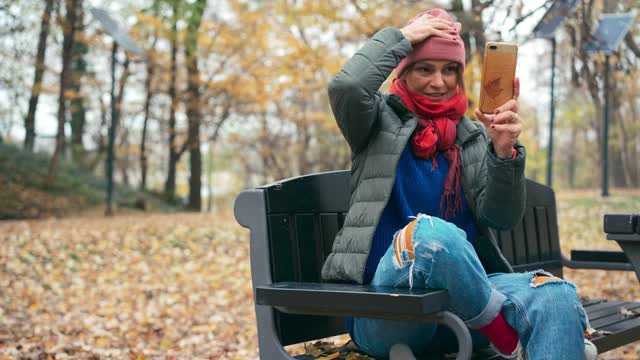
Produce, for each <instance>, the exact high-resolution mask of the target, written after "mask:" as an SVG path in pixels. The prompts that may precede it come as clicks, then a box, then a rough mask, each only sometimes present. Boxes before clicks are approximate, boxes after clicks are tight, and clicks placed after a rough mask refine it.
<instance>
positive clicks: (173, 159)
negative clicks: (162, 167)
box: [164, 1, 179, 199]
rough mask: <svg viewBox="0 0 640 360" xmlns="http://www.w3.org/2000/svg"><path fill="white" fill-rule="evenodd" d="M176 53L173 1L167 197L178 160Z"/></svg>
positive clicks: (173, 191) (171, 191) (171, 192)
mask: <svg viewBox="0 0 640 360" xmlns="http://www.w3.org/2000/svg"><path fill="white" fill-rule="evenodd" d="M177 53H178V2H177V1H175V2H174V3H173V24H172V27H171V75H170V76H171V79H170V80H169V97H170V98H171V110H170V113H169V129H168V131H169V167H168V169H167V179H166V181H165V183H164V193H165V196H166V197H167V198H169V199H174V198H175V197H176V166H177V163H178V160H179V156H178V151H177V144H176V109H177V108H178V96H177V91H176V76H177V64H176V61H177Z"/></svg>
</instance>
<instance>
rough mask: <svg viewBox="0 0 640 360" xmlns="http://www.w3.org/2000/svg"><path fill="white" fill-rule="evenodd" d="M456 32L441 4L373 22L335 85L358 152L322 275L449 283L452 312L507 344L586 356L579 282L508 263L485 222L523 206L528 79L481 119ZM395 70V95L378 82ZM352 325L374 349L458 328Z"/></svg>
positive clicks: (429, 342) (414, 343)
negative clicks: (521, 139) (522, 90)
mask: <svg viewBox="0 0 640 360" xmlns="http://www.w3.org/2000/svg"><path fill="white" fill-rule="evenodd" d="M459 32H460V24H459V23H454V22H453V21H452V20H451V18H450V16H449V15H448V14H447V13H446V12H445V11H444V10H440V9H434V10H430V11H427V12H425V13H422V14H420V15H418V16H416V17H415V18H414V19H413V20H412V21H411V22H410V23H409V24H408V25H407V26H405V27H404V28H402V29H399V30H398V29H394V28H387V29H383V30H381V31H380V32H378V33H377V34H375V35H374V36H373V38H372V39H371V40H369V41H368V42H367V43H366V44H365V46H364V47H363V48H362V49H361V50H360V51H358V52H357V53H356V55H354V56H353V57H352V58H351V59H350V60H349V61H348V63H347V64H346V65H345V67H344V68H343V69H342V71H340V73H339V74H338V75H337V76H336V77H335V78H334V79H333V80H332V81H331V83H330V84H329V98H330V101H331V106H332V109H333V113H334V115H335V118H336V120H337V122H338V125H339V127H340V129H341V131H342V133H343V135H344V137H345V139H346V140H347V142H348V143H349V146H350V147H351V150H352V153H353V157H352V180H351V187H352V188H351V190H352V196H351V203H350V204H351V205H350V208H349V211H348V212H347V215H346V218H345V221H344V226H343V228H342V229H341V230H340V232H339V233H338V235H337V237H336V240H335V242H334V246H333V251H332V253H331V254H330V255H329V257H328V258H327V260H326V262H325V264H324V267H323V270H322V275H323V278H325V279H326V280H330V281H331V280H337V281H354V282H358V283H364V284H369V283H370V284H372V285H377V286H396V287H424V288H445V289H447V290H448V292H449V297H450V309H449V310H450V311H452V312H454V313H456V314H457V315H458V316H460V318H461V319H463V320H464V321H465V323H466V324H467V326H468V327H469V328H471V329H472V330H477V332H478V333H480V334H482V335H484V337H486V338H487V339H488V340H489V341H490V342H491V345H492V346H493V347H494V349H495V350H496V351H497V352H498V353H499V354H500V355H502V356H504V357H507V358H515V357H516V356H518V355H519V354H521V353H522V352H526V355H527V359H530V360H535V359H559V358H562V359H584V358H585V355H584V350H583V349H584V346H585V345H584V343H583V341H584V340H583V332H584V330H585V329H586V328H587V326H588V324H587V319H586V317H585V314H584V310H583V309H582V306H581V304H580V301H579V299H578V297H577V295H576V290H575V286H574V285H573V284H571V283H569V282H565V281H563V280H561V279H559V278H555V277H553V276H552V275H550V274H547V273H543V272H540V271H539V272H534V273H526V274H517V273H513V272H512V269H511V267H510V266H509V264H508V263H507V261H506V260H505V259H504V257H503V256H502V254H501V253H500V250H499V249H498V248H497V246H496V245H495V239H493V238H492V234H491V233H490V232H489V231H488V228H489V227H492V228H496V229H509V228H511V227H513V226H515V224H516V223H517V222H519V221H520V220H521V219H522V215H523V213H524V208H525V199H526V195H525V179H524V164H525V149H524V147H523V146H522V145H521V144H520V143H518V142H517V139H518V136H519V135H520V132H521V130H522V123H521V121H520V118H519V116H518V103H517V97H518V94H519V87H520V86H519V82H518V80H516V81H515V82H514V94H515V96H514V98H513V99H512V100H510V101H508V102H507V103H506V104H504V105H502V106H501V107H499V108H498V109H497V110H496V111H495V113H494V114H482V113H480V112H479V111H478V110H476V112H475V113H476V116H477V118H478V119H479V120H480V121H482V123H484V125H485V127H486V128H487V129H486V130H485V129H484V128H483V127H482V126H481V125H479V124H478V123H475V122H472V121H471V120H469V119H468V118H466V117H464V113H465V111H466V110H467V106H468V101H467V98H466V96H465V92H464V83H463V78H462V74H463V71H464V64H465V49H464V43H463V42H462V40H461V39H460V37H459ZM394 69H395V70H396V75H397V77H396V78H395V79H394V80H393V83H392V85H391V88H390V90H389V92H390V94H381V93H380V91H379V88H380V86H381V85H382V83H383V82H384V81H385V80H386V79H387V77H388V76H389V75H390V73H391V72H392V71H393V70H394ZM487 274H488V275H487ZM542 285H544V286H542ZM347 325H348V329H349V333H350V334H351V336H352V338H353V340H354V341H355V342H356V344H358V346H359V347H360V348H361V349H362V350H363V351H365V352H366V353H368V354H370V355H372V356H374V357H376V358H385V357H387V356H388V354H389V351H390V349H391V348H392V346H394V344H406V345H408V346H409V347H410V348H411V350H412V351H413V352H414V353H425V352H432V351H437V349H438V348H439V346H437V345H439V344H443V343H446V342H447V340H448V339H450V338H451V335H450V334H447V333H446V330H445V329H441V328H438V327H437V325H434V324H424V323H418V322H407V321H390V320H380V319H368V318H355V319H348V321H347ZM474 343H478V341H474ZM454 346H455V342H454ZM444 350H445V351H446V350H448V349H444Z"/></svg>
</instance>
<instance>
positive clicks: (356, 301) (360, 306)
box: [255, 282, 472, 360]
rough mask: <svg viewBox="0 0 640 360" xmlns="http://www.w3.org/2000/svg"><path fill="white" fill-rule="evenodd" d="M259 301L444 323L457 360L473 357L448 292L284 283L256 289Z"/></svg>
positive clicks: (299, 310)
mask: <svg viewBox="0 0 640 360" xmlns="http://www.w3.org/2000/svg"><path fill="white" fill-rule="evenodd" d="M255 299H256V306H259V305H266V306H272V307H275V308H276V309H278V310H280V311H282V312H286V313H290V314H307V315H325V316H363V317H376V318H382V319H395V320H413V321H424V322H436V323H440V324H443V325H446V326H447V327H449V328H450V329H451V330H452V331H453V332H454V334H455V335H456V338H457V340H458V355H457V357H456V359H460V360H462V359H464V360H468V359H470V358H471V354H472V343H471V341H472V340H471V335H470V333H469V329H468V328H467V326H466V325H465V324H464V322H463V321H462V320H461V319H460V318H459V317H457V316H456V315H454V314H453V313H451V312H449V311H447V306H448V305H449V295H448V293H447V291H446V290H427V289H403V288H393V287H374V286H364V285H351V284H327V283H304V282H281V283H275V284H271V285H263V286H256V288H255Z"/></svg>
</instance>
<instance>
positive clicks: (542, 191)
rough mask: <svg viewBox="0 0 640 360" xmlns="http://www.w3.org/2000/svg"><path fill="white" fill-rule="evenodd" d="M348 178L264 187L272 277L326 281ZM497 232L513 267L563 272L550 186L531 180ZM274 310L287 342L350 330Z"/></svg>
mask: <svg viewBox="0 0 640 360" xmlns="http://www.w3.org/2000/svg"><path fill="white" fill-rule="evenodd" d="M349 180H350V173H349V171H335V172H328V173H320V174H313V175H307V176H301V177H297V178H292V179H288V180H285V181H282V182H278V183H275V184H271V185H267V186H264V187H262V188H261V189H262V191H264V197H265V198H264V200H265V206H266V217H267V222H266V225H267V236H268V244H269V254H268V256H269V263H270V267H271V278H272V281H273V282H282V281H305V282H319V281H321V279H320V271H321V269H322V264H323V262H324V260H325V258H326V257H327V256H328V254H329V253H330V251H331V246H332V244H333V240H334V237H335V235H336V233H337V232H338V230H339V229H340V228H341V227H342V223H343V220H344V215H345V213H346V211H347V210H348V207H349V198H350V191H349ZM497 235H498V236H497V238H498V242H499V245H500V247H501V249H502V252H503V253H504V255H505V257H506V258H507V259H508V260H509V262H510V263H511V264H512V265H513V267H514V270H516V271H527V270H534V269H540V268H543V269H545V270H547V271H550V272H553V273H554V274H556V275H558V276H562V265H561V264H562V262H561V261H562V259H561V253H560V244H559V240H558V226H557V219H556V205H555V196H554V193H553V190H552V189H551V188H549V187H547V186H544V185H541V184H538V183H536V182H533V181H531V180H527V210H526V214H525V217H524V219H523V220H522V222H521V223H520V224H518V226H516V227H515V228H514V229H513V230H511V231H500V232H497ZM252 256H254V255H252ZM258 256H267V254H259V255H258ZM252 261H253V260H252ZM254 285H255V283H254ZM274 316H275V319H274V320H275V326H276V331H277V332H278V333H279V337H280V341H281V343H282V344H283V345H288V344H294V343H299V342H303V341H309V340H313V339H319V338H323V337H328V336H333V335H337V334H342V333H344V332H345V327H344V322H343V319H342V318H330V317H318V316H304V315H290V314H284V313H280V312H278V311H277V310H276V311H275V313H274Z"/></svg>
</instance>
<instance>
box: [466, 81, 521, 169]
mask: <svg viewBox="0 0 640 360" xmlns="http://www.w3.org/2000/svg"><path fill="white" fill-rule="evenodd" d="M519 95H520V79H518V78H515V79H514V80H513V99H511V100H509V101H507V102H506V103H505V104H504V105H502V106H500V107H499V108H497V109H496V111H495V112H494V113H493V114H483V113H481V112H480V110H478V109H476V117H477V118H478V120H480V121H482V123H483V124H484V126H485V127H486V128H487V133H488V135H489V138H490V139H491V142H493V148H494V150H495V151H496V155H497V156H498V157H499V158H501V159H510V158H511V154H512V152H513V145H514V144H515V143H516V140H518V136H520V133H521V132H522V121H520V116H518V96H519Z"/></svg>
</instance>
